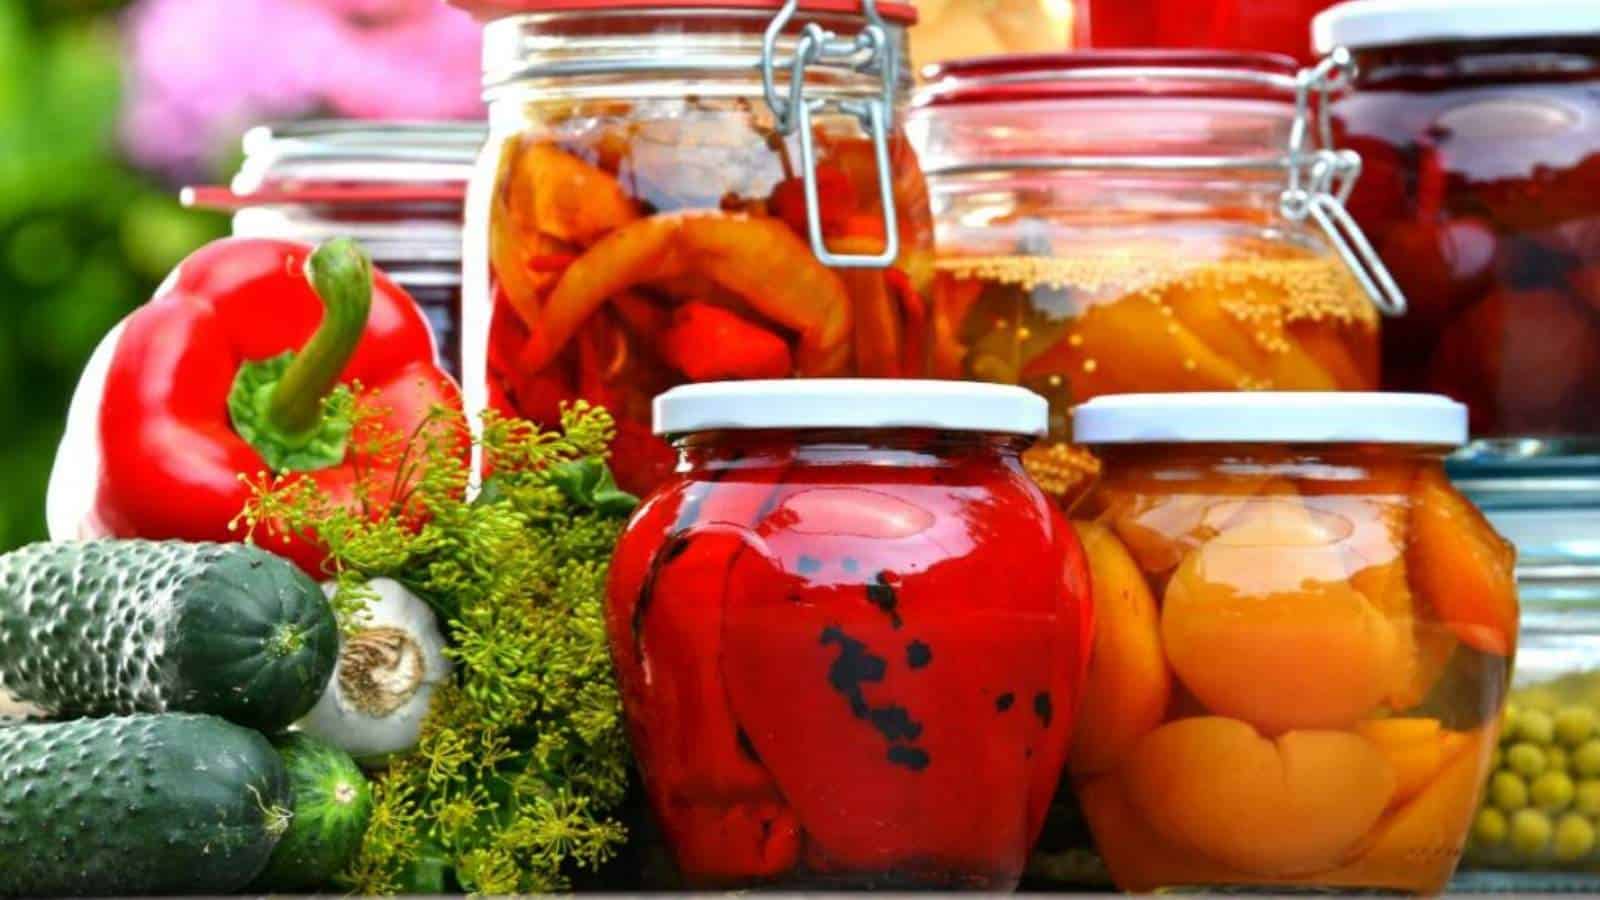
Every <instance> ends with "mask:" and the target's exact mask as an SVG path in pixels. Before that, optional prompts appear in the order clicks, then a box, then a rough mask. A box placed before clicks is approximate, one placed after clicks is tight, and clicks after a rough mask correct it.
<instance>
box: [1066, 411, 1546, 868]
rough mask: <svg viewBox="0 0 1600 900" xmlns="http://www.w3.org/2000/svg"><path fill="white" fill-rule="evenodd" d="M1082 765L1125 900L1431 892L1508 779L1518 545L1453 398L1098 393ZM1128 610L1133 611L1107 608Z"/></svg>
mask: <svg viewBox="0 0 1600 900" xmlns="http://www.w3.org/2000/svg"><path fill="white" fill-rule="evenodd" d="M1074 424H1075V427H1076V436H1077V438H1078V440H1080V441H1082V442H1083V443H1084V444H1086V445H1088V446H1091V447H1093V448H1094V449H1095V450H1096V451H1097V452H1099V453H1101V454H1102V456H1103V458H1104V460H1105V474H1104V477H1103V478H1102V479H1101V482H1100V484H1099V485H1098V486H1097V487H1096V488H1095V491H1094V493H1093V494H1092V495H1091V497H1090V498H1089V500H1088V501H1087V502H1086V504H1085V507H1086V509H1087V512H1088V516H1089V518H1088V519H1087V520H1086V521H1084V522H1080V523H1078V527H1079V528H1080V533H1081V535H1082V537H1083V540H1084V546H1085V549H1086V551H1087V554H1088V557H1089V563H1090V569H1091V574H1092V582H1093V584H1094V591H1095V596H1096V598H1097V600H1098V601H1100V602H1098V603H1097V612H1098V616H1099V620H1098V623H1097V625H1098V632H1097V634H1096V637H1095V647H1094V654H1093V657H1092V659H1093V662H1092V664H1091V667H1090V670H1089V677H1088V683H1087V685H1086V691H1085V698H1086V699H1085V703H1084V709H1083V713H1082V717H1081V719H1080V720H1079V724H1078V734H1077V737H1076V740H1075V743H1074V745H1073V749H1072V756H1071V760H1070V763H1069V770H1070V772H1071V775H1072V783H1073V786H1074V789H1075V790H1076V793H1077V797H1078V800H1079V801H1080V803H1081V804H1082V807H1083V810H1084V814H1085V816H1086V817H1087V819H1088V823H1089V827H1090V829H1091V830H1092V831H1093V834H1094V839H1095V843H1096V846H1097V847H1098V849H1099V851H1100V853H1101V855H1102V856H1103V857H1104V859H1105V862H1106V866H1107V868H1108V869H1109V870H1110V873H1111V876H1112V877H1113V878H1114V879H1115V880H1116V882H1117V885H1118V886H1119V887H1121V888H1123V889H1126V890H1133V891H1140V892H1145V891H1154V890H1158V889H1164V888H1200V889H1210V890H1215V889H1229V888H1240V887H1251V888H1273V889H1288V890H1306V889H1311V890H1321V889H1347V890H1364V891H1400V892H1406V893H1436V892H1438V891H1439V890H1440V889H1442V888H1443V886H1444V884H1445V882H1446V880H1447V879H1448V878H1449V877H1450V873H1451V871H1452V870H1453V869H1454V868H1455V865H1456V862H1457V860H1458V859H1459V858H1460V856H1461V852H1462V848H1463V845H1464V843H1465V841H1466V838H1467V833H1468V828H1469V825H1470V824H1471V822H1472V819H1473V813H1474V807H1475V804H1476V803H1477V799H1478V796H1479V791H1480V787H1481V785H1482V779H1483V777H1484V775H1485V773H1486V772H1487V770H1488V769H1489V767H1490V765H1491V757H1492V756H1493V754H1494V750H1495V745H1496V739H1497V732H1498V730H1499V723H1500V710H1501V708H1502V704H1503V702H1504V697H1505V690H1506V683H1507V679H1508V677H1509V673H1510V668H1511V661H1512V656H1513V653H1514V651H1515V649H1516V646H1517V636H1518V604H1517V592H1516V585H1515V583H1514V581H1513V574H1512V569H1513V558H1514V553H1513V551H1512V549H1511V545H1509V544H1508V543H1506V542H1505V541H1504V540H1503V539H1502V538H1501V537H1500V536H1499V535H1497V534H1496V533H1495V532H1494V530H1493V529H1492V528H1491V527H1490V526H1489V524H1488V522H1487V521H1486V520H1485V519H1484V518H1483V516H1482V515H1481V514H1480V513H1479V512H1478V511H1477V509H1475V508H1474V507H1473V506H1472V505H1471V504H1470V503H1469V502H1468V501H1467V500H1466V499H1464V498H1463V497H1462V495H1461V494H1459V493H1458V492H1457V491H1456V490H1455V488H1454V487H1452V486H1451V484H1450V482H1449V480H1448V479H1447V478H1446V477H1445V474H1444V468H1443V464H1442V462H1443V458H1444V456H1445V454H1446V453H1448V452H1449V451H1450V449H1452V448H1453V447H1455V446H1457V445H1458V444H1460V443H1461V442H1462V441H1463V440H1465V438H1466V410H1465V409H1464V408H1463V407H1462V406H1461V405H1460V404H1458V403H1454V402H1452V401H1450V400H1449V399H1447V398H1444V397H1441V396H1438V395H1424V394H1378V393H1346V394H1328V393H1306V394H1290V393H1273V394H1236V393H1216V394H1163V395H1124V396H1116V397H1100V398H1097V399H1095V400H1091V401H1090V402H1089V403H1087V404H1085V405H1084V406H1082V407H1080V408H1079V410H1078V412H1077V415H1076V419H1075V423H1074ZM1110 598H1116V602H1114V603H1113V602H1109V601H1110Z"/></svg>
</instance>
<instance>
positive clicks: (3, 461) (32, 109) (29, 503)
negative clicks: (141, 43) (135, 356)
mask: <svg viewBox="0 0 1600 900" xmlns="http://www.w3.org/2000/svg"><path fill="white" fill-rule="evenodd" d="M213 2H217V3H227V2H230V0H213ZM125 5H126V4H125V3H123V2H118V0H0V304H3V309H4V313H3V322H4V325H3V326H0V384H5V385H7V386H8V387H7V388H6V389H3V390H0V435H4V440H3V441H0V485H3V490H0V549H7V548H10V547H14V546H16V545H18V544H22V543H26V542H28V541H31V540H37V539H40V538H43V537H44V536H45V526H44V496H45V482H46V480H47V478H48V476H49V472H50V464H51V460H52V459H53V458H54V455H55V448H56V442H57V441H58V440H59V438H60V436H61V428H62V423H63V420H64V418H65V416H66V410H67V403H68V400H69V399H70V397H71V394H72V388H73V386H74V385H75V384H76V383H77V377H78V370H79V369H80V368H81V367H82V365H83V362H84V360H85V359H87V358H88V356H89V353H90V351H92V350H93V349H94V346H95V344H96V343H97V342H98V341H99V340H100V337H101V335H103V334H104V333H105V332H106V331H107V330H108V329H109V328H110V327H111V326H112V325H113V324H115V323H116V321H117V320H118V319H120V318H121V317H122V316H123V315H124V314H125V313H126V312H127V311H128V310H130V309H132V308H133V307H135V306H136V305H138V304H139V303H141V302H143V301H144V300H145V299H146V298H148V297H149V295H150V292H151V291H152V290H153V289H154V288H155V286H156V285H157V284H159V283H160V281H161V279H162V278H164V277H165V276H166V273H167V271H168V270H169V269H171V268H172V266H173V265H175V264H176V263H177V262H178V261H179V260H181V259H182V258H183V256H184V255H185V254H187V253H188V252H189V250H191V249H192V248H194V247H196V246H199V245H200V244H202V243H204V242H205V241H207V240H210V239H211V238H213V237H217V236H220V235H222V234H224V233H226V231H227V220H226V218H225V217H223V216H220V215H216V214H212V213H202V212H191V211H186V210H183V209H181V208H180V207H179V206H178V204H177V201H176V199H175V194H174V193H173V191H172V188H171V186H169V185H166V184H163V183H161V182H160V181H158V180H157V179H156V178H155V177H153V176H151V175H146V174H143V173H141V172H139V171H137V170H136V169H135V168H134V167H133V166H132V164H131V163H129V162H128V161H127V160H126V158H125V157H124V154H123V153H122V151H121V147H120V142H119V138H118V115H119V110H120V109H121V105H122V99H123V84H122V81H123V77H122V76H123V71H124V67H123V64H122V54H121V52H120V49H121V48H120V35H119V31H118V28H117V14H118V12H119V11H120V9H121V8H122V7H123V6H125Z"/></svg>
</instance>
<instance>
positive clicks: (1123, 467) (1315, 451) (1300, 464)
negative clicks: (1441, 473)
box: [1092, 444, 1449, 487]
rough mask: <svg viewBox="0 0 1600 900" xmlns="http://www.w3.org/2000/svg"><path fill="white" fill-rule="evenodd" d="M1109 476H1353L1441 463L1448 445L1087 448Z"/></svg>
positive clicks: (1182, 478)
mask: <svg viewBox="0 0 1600 900" xmlns="http://www.w3.org/2000/svg"><path fill="white" fill-rule="evenodd" d="M1092 449H1093V450H1094V452H1095V454H1096V455H1098V456H1099V457H1100V459H1101V461H1102V463H1103V464H1104V471H1105V474H1106V476H1107V477H1108V478H1115V477H1116V476H1117V474H1118V473H1119V472H1123V471H1138V472H1140V473H1141V476H1142V477H1148V475H1149V473H1151V472H1152V471H1159V472H1160V473H1161V477H1162V479H1163V480H1170V481H1172V482H1173V483H1174V487H1176V486H1177V485H1178V484H1181V483H1182V482H1184V481H1186V480H1190V479H1194V480H1200V479H1204V478H1206V477H1207V476H1208V475H1209V474H1210V473H1216V472H1223V473H1226V474H1230V475H1238V476H1269V477H1281V478H1293V479H1307V480H1312V481H1317V480H1353V479H1359V478H1360V477H1362V475H1361V473H1363V472H1368V471H1370V470H1372V469H1374V468H1378V467H1384V466H1394V465H1396V464H1400V463H1411V464H1434V465H1442V464H1443V462H1444V458H1445V456H1446V455H1447V454H1448V453H1449V448H1447V447H1437V446H1427V445H1417V444H1141V445H1137V446H1132V445H1130V446H1100V447H1094V448H1092Z"/></svg>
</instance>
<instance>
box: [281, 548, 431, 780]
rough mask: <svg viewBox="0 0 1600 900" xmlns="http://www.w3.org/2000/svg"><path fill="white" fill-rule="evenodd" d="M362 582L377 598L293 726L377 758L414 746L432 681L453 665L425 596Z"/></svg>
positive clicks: (380, 581)
mask: <svg viewBox="0 0 1600 900" xmlns="http://www.w3.org/2000/svg"><path fill="white" fill-rule="evenodd" d="M367 587H368V588H369V589H371V590H372V591H373V592H374V594H375V595H376V597H375V599H372V600H370V601H368V603H367V608H366V610H365V612H364V614H363V615H362V616H361V621H360V624H359V626H358V627H357V629H356V631H355V632H354V633H353V634H350V635H347V636H345V638H344V639H343V641H342V642H341V643H340V645H339V664H338V667H337V668H336V669H335V670H334V673H333V678H332V679H330V680H329V682H328V687H327V689H326V690H325V691H324V692H323V694H322V698H321V699H320V700H318V701H317V705H316V706H315V707H313V708H312V710H311V712H309V713H307V714H306V717H305V718H304V719H301V720H300V722H299V723H298V727H299V728H300V730H302V731H305V732H306V733H308V734H312V735H315V736H317V737H320V738H322V739H323V740H326V741H329V742H330V743H333V744H334V745H336V746H338V747H340V748H341V749H343V750H344V751H345V752H346V753H349V754H350V755H351V756H353V757H355V759H356V760H357V761H358V762H361V763H363V764H364V765H376V764H381V763H382V762H383V760H384V759H385V758H387V757H389V756H391V755H393V754H397V753H405V752H407V751H410V750H412V749H414V748H415V747H416V746H417V741H418V739H419V737H420V736H421V734H422V720H423V718H424V717H425V716H426V715H427V714H428V706H429V704H430V703H431V701H432V699H433V691H434V688H435V687H436V686H438V685H439V684H440V683H442V682H443V681H444V680H445V679H447V678H449V677H450V673H451V671H452V668H453V667H452V665H451V663H450V659H449V658H448V657H446V656H445V653H444V649H445V641H444V635H443V633H442V632H441V631H440V629H439V620H438V618H437V617H436V616H435V615H434V614H433V610H432V609H431V608H430V607H429V606H428V604H427V603H425V602H423V600H422V599H421V598H420V597H418V596H417V595H415V594H413V593H411V591H409V590H407V589H406V588H405V586H404V585H401V584H400V583H399V582H397V581H394V580H393V579H390V578H375V579H373V580H372V581H370V582H368V583H367ZM322 590H323V592H324V593H326V594H327V595H328V596H329V597H332V596H333V594H334V593H335V592H336V591H337V590H338V586H337V585H336V584H335V583H333V582H327V583H325V584H323V586H322Z"/></svg>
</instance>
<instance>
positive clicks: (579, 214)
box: [506, 142, 639, 246]
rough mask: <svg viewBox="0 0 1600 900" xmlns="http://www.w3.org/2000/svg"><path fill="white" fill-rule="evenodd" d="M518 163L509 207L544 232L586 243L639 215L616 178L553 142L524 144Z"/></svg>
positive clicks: (509, 190) (509, 192)
mask: <svg viewBox="0 0 1600 900" xmlns="http://www.w3.org/2000/svg"><path fill="white" fill-rule="evenodd" d="M513 165H514V167H513V169H512V171H511V175H510V177H511V180H510V183H509V184H507V186H506V201H507V205H508V206H509V207H510V208H511V209H512V210H514V211H515V214H516V217H517V218H518V219H519V220H520V221H523V222H526V223H529V224H531V225H532V226H533V228H534V230H535V231H536V232H537V233H539V234H543V235H546V236H548V237H552V238H555V239H556V240H559V241H562V242H565V243H568V244H578V245H582V246H587V245H589V244H592V243H594V242H595V241H597V240H599V239H600V238H602V237H604V236H605V235H607V234H609V233H611V232H613V231H615V230H617V229H618V228H621V227H622V226H624V225H627V224H628V223H630V222H633V221H634V220H636V219H638V218H639V205H638V204H637V203H635V202H634V201H633V198H632V197H629V196H628V192H627V191H625V190H623V189H622V185H621V184H619V183H617V179H616V177H615V176H613V175H612V174H611V173H610V172H607V171H606V170H604V169H602V168H600V167H598V166H594V165H591V164H589V163H587V162H585V161H583V160H581V159H579V158H578V157H576V156H574V155H572V154H571V153H568V152H567V151H565V150H562V149H560V148H559V147H556V146H555V145H553V144H549V143H544V142H537V143H530V144H526V145H524V146H523V148H522V151H521V153H519V154H517V156H516V161H515V163H514V164H513Z"/></svg>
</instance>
